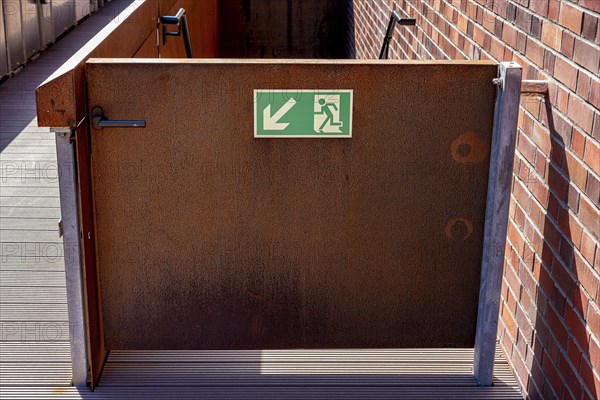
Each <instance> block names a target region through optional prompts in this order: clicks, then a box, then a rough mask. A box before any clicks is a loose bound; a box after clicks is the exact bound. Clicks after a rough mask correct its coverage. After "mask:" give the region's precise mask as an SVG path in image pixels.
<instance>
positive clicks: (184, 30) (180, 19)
mask: <svg viewBox="0 0 600 400" xmlns="http://www.w3.org/2000/svg"><path fill="white" fill-rule="evenodd" d="M160 22H161V23H162V24H163V45H166V44H167V38H168V37H169V36H182V35H183V43H184V44H185V53H186V55H187V58H194V54H193V52H192V41H191V39H190V30H189V28H188V22H187V14H186V12H185V8H180V9H179V11H177V14H175V15H163V16H162V17H160ZM166 25H177V32H169V31H167V27H166Z"/></svg>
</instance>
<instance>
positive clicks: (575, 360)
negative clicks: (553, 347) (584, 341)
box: [567, 338, 581, 370]
mask: <svg viewBox="0 0 600 400" xmlns="http://www.w3.org/2000/svg"><path fill="white" fill-rule="evenodd" d="M567 355H568V357H569V360H570V361H571V364H573V365H574V366H575V368H577V370H579V363H580V361H581V350H580V349H579V347H578V346H577V344H575V341H574V340H573V338H571V339H569V347H568V349H567Z"/></svg>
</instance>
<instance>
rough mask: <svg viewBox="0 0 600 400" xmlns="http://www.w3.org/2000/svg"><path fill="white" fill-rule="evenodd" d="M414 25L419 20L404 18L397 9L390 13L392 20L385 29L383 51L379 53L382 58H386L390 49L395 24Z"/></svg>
mask: <svg viewBox="0 0 600 400" xmlns="http://www.w3.org/2000/svg"><path fill="white" fill-rule="evenodd" d="M396 22H397V23H398V25H404V26H414V25H416V24H417V20H416V19H414V18H403V17H401V16H400V15H399V14H398V13H397V12H396V11H392V15H390V22H389V23H388V26H387V30H386V31H385V37H384V38H383V45H382V46H381V52H380V53H379V59H380V60H386V59H387V58H388V53H389V50H390V40H391V39H392V32H393V31H394V25H395V24H396Z"/></svg>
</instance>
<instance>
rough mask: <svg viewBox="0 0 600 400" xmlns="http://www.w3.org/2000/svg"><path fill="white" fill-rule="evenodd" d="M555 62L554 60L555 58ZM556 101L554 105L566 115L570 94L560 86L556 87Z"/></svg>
mask: <svg viewBox="0 0 600 400" xmlns="http://www.w3.org/2000/svg"><path fill="white" fill-rule="evenodd" d="M555 60H556V58H555ZM556 86H557V87H556V100H555V101H554V105H555V106H556V108H558V109H559V110H560V111H561V112H563V113H565V114H566V113H567V109H568V108H569V96H570V93H569V91H568V90H565V89H564V88H562V87H561V86H558V85H556Z"/></svg>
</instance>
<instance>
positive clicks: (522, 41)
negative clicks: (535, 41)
mask: <svg viewBox="0 0 600 400" xmlns="http://www.w3.org/2000/svg"><path fill="white" fill-rule="evenodd" d="M526 47H527V35H525V34H524V33H523V32H517V50H518V51H519V52H520V53H522V54H525V48H526ZM522 65H523V64H522V63H521V66H522Z"/></svg>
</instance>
